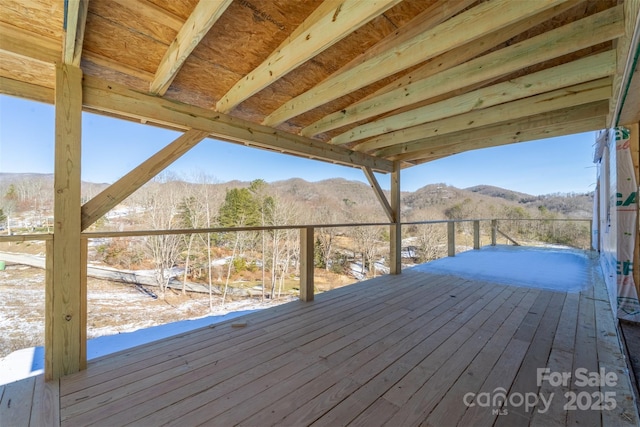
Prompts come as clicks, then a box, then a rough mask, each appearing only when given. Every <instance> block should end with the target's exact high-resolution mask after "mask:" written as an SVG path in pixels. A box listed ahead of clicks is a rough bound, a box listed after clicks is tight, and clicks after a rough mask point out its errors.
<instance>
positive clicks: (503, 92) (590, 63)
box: [334, 50, 615, 144]
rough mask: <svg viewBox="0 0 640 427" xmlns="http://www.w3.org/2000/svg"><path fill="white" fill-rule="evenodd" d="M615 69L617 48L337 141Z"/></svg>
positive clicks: (374, 125) (384, 122)
mask: <svg viewBox="0 0 640 427" xmlns="http://www.w3.org/2000/svg"><path fill="white" fill-rule="evenodd" d="M614 72H615V51H614V50H611V51H607V52H603V53H599V54H597V55H592V56H589V57H586V58H583V59H579V60H577V61H574V62H569V63H567V64H563V65H559V66H557V67H553V68H549V69H547V70H543V71H539V72H537V73H533V74H529V75H526V76H523V77H520V78H517V79H513V80H510V81H506V82H503V83H499V84H496V85H493V86H489V87H486V88H482V89H478V90H475V91H473V92H469V93H466V94H464V95H460V96H457V97H454V98H450V99H446V100H444V101H440V102H436V103H434V104H430V105H427V106H424V107H421V108H416V109H414V110H411V111H408V112H406V113H401V114H396V115H394V116H389V117H386V118H384V119H380V120H377V121H375V122H372V123H367V124H364V125H361V126H357V127H355V128H353V129H351V130H350V131H348V132H346V133H344V134H342V135H338V136H337V137H335V138H334V141H335V143H336V144H344V143H347V142H354V141H359V140H362V139H365V138H370V137H374V136H377V135H382V134H384V133H387V132H392V131H396V130H399V129H405V128H408V127H411V126H417V125H419V124H423V123H428V122H431V121H435V120H439V119H443V118H446V117H452V116H455V115H458V114H463V113H467V112H469V111H472V110H476V109H481V108H488V107H491V106H494V105H498V104H502V103H504V102H509V101H514V100H516V99H522V98H526V97H529V96H533V95H536V94H539V93H543V92H549V91H552V90H556V89H560V88H563V87H567V86H572V85H576V84H580V83H583V82H588V81H590V80H596V79H600V78H603V77H607V76H610V75H612V74H613V73H614Z"/></svg>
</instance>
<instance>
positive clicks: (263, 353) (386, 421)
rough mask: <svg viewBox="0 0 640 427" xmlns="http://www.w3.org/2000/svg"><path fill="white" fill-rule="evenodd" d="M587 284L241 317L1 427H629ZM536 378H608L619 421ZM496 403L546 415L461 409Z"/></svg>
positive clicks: (60, 391) (429, 284)
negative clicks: (538, 397) (516, 400)
mask: <svg viewBox="0 0 640 427" xmlns="http://www.w3.org/2000/svg"><path fill="white" fill-rule="evenodd" d="M594 283H595V287H594V286H591V287H588V288H587V289H586V290H585V291H583V292H581V293H579V294H578V293H564V292H557V291H549V290H543V289H535V288H525V287H517V286H509V285H505V284H495V283H486V282H477V281H472V280H468V279H463V278H458V277H454V276H445V275H434V274H430V273H427V272H424V271H419V270H417V269H416V270H406V271H405V272H403V274H402V275H401V276H384V277H380V278H377V279H374V280H370V281H366V282H361V283H359V284H356V285H352V286H347V287H344V288H340V289H337V290H335V291H330V292H326V293H322V294H319V295H317V298H316V300H315V301H313V302H310V303H300V302H293V303H289V304H285V305H281V306H278V307H274V308H273V309H267V310H263V311H260V312H255V313H252V314H249V315H247V316H245V317H243V322H246V325H247V326H246V327H243V328H233V327H232V326H231V323H233V322H236V321H237V319H234V320H233V322H231V321H229V322H224V323H220V324H217V325H215V326H214V327H208V328H201V329H199V330H195V331H191V332H187V333H183V334H180V335H177V336H175V337H170V338H167V339H164V340H160V341H156V342H152V343H148V344H145V345H143V346H140V347H137V348H134V349H129V350H125V351H122V352H119V353H116V354H113V355H110V356H106V357H102V358H100V359H97V360H95V361H91V362H90V363H89V366H88V369H87V370H86V371H83V372H80V373H77V374H74V375H71V376H68V377H64V378H62V379H61V380H60V383H59V387H58V384H57V383H44V382H43V380H42V377H41V376H40V377H37V378H34V379H30V380H28V381H21V382H19V383H16V384H13V385H11V384H9V385H5V386H0V403H1V404H2V405H5V403H6V402H8V401H7V399H8V398H9V397H10V396H14V397H12V398H11V399H12V401H14V400H13V399H15V396H17V395H20V396H23V397H24V399H23V402H26V403H25V404H24V405H23V406H12V408H11V412H10V413H9V412H7V408H5V406H1V407H0V425H14V424H15V425H34V426H35V425H57V424H58V423H61V425H63V426H75V425H98V426H100V425H104V426H119V425H160V424H162V425H173V426H180V427H184V426H187V425H200V424H203V425H241V426H258V425H259V426H268V425H295V426H297V425H315V426H322V425H323V426H336V425H353V426H376V425H388V426H396V425H403V426H405V425H406V426H412V425H415V426H418V425H421V426H452V425H458V426H469V425H473V426H493V425H495V426H509V425H518V426H520V425H533V426H566V425H573V424H574V423H580V425H597V426H600V425H607V426H608V425H620V426H626V425H635V423H637V419H638V418H637V413H636V412H635V406H634V401H633V397H632V395H631V388H630V382H629V379H628V372H627V371H626V367H625V364H624V363H625V362H624V357H623V356H622V352H621V348H620V341H619V339H618V335H617V329H616V326H615V319H614V317H613V315H612V313H611V309H610V306H609V304H608V300H607V296H606V289H604V285H603V283H601V282H598V281H597V280H594ZM541 367H548V368H549V369H550V370H551V371H552V372H571V371H573V370H575V369H576V368H577V367H586V368H588V369H589V370H593V371H597V370H598V368H605V369H606V370H607V371H613V372H616V373H617V374H618V375H619V377H620V381H618V383H616V384H615V385H613V386H610V387H593V388H592V389H593V391H598V390H599V391H605V390H608V391H610V392H614V393H616V396H617V403H618V406H617V408H616V409H615V410H613V411H607V412H606V413H601V412H602V411H583V413H581V414H579V413H577V412H580V411H577V412H576V413H572V412H571V411H566V410H564V408H563V404H564V403H565V398H564V393H565V392H566V391H571V390H574V391H583V389H580V390H578V388H577V387H576V386H575V384H573V383H572V384H569V385H567V386H566V387H562V386H559V387H552V386H551V385H549V384H548V383H543V384H542V385H541V386H539V385H538V384H537V377H536V373H537V368H541ZM625 375H627V377H625ZM500 389H504V391H505V393H506V394H508V393H516V392H517V393H530V392H533V393H542V394H547V395H548V394H549V393H555V394H556V397H555V398H554V399H553V400H552V405H551V406H550V408H549V410H548V411H546V412H544V413H540V412H538V411H536V409H538V408H533V409H532V410H529V411H524V410H519V409H518V408H512V407H507V406H505V407H502V408H501V407H500V406H499V405H498V407H497V409H503V410H504V409H507V411H506V412H508V414H506V415H499V414H498V411H493V409H495V408H492V407H480V406H478V405H476V406H471V407H467V406H465V404H464V398H465V395H466V394H467V393H475V394H476V395H477V394H478V393H482V392H488V393H494V392H495V391H496V390H500ZM592 389H589V391H590V392H591V391H592ZM29 396H30V397H29ZM9 416H11V417H12V418H8V417H9ZM7 419H10V420H12V421H15V423H14V424H7V423H6V422H5V420H7Z"/></svg>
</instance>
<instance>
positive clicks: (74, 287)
mask: <svg viewBox="0 0 640 427" xmlns="http://www.w3.org/2000/svg"><path fill="white" fill-rule="evenodd" d="M55 106H56V113H55V114H56V120H55V127H56V129H55V135H56V137H55V161H54V189H55V193H54V214H53V215H54V231H53V235H54V238H53V257H52V260H51V272H49V275H50V276H49V278H48V279H47V285H48V289H47V298H46V307H45V317H46V320H45V322H46V326H45V329H46V331H47V332H46V334H45V338H46V339H45V361H46V363H45V376H46V377H47V378H48V379H58V378H60V377H61V376H63V375H67V374H71V373H74V372H78V371H79V370H80V369H81V368H82V367H83V366H84V364H85V363H86V360H82V358H83V355H84V356H85V357H86V353H85V351H84V350H83V346H84V345H86V343H84V342H82V341H83V337H84V336H85V335H84V333H83V332H82V331H83V330H85V329H86V319H84V318H83V315H82V306H83V303H82V298H83V296H84V294H83V291H82V285H81V282H82V279H81V257H82V255H81V254H82V250H81V243H80V206H81V199H80V158H81V157H80V147H81V121H82V71H81V70H80V68H78V67H75V66H72V65H67V64H59V65H57V66H56V89H55Z"/></svg>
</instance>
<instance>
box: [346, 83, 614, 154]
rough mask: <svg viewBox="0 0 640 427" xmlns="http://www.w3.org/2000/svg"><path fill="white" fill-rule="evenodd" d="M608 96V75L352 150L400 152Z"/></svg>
mask: <svg viewBox="0 0 640 427" xmlns="http://www.w3.org/2000/svg"><path fill="white" fill-rule="evenodd" d="M610 96H611V78H610V77H606V78H604V79H599V80H594V81H591V82H587V83H582V84H579V85H575V86H569V87H566V88H562V89H558V90H554V91H551V92H547V93H543V94H540V95H536V96H532V97H529V98H525V99H520V100H517V101H513V102H507V103H504V104H500V105H496V106H495V107H489V108H485V109H482V110H476V111H471V112H469V113H465V114H460V115H458V116H453V117H447V118H445V119H442V120H437V121H435V122H430V123H426V124H424V125H419V126H413V127H410V128H407V129H402V130H399V131H395V132H391V133H387V134H384V135H381V136H379V137H377V138H373V139H370V140H367V141H365V142H363V143H361V144H359V145H357V146H356V147H354V149H355V150H356V151H361V152H368V151H372V150H377V149H381V148H384V147H391V148H389V149H388V150H385V151H384V152H381V153H382V154H387V155H392V154H397V153H401V152H402V151H403V147H404V145H405V144H407V143H409V144H410V143H411V142H412V141H416V140H421V141H424V140H426V138H434V141H438V140H439V139H440V138H442V136H443V135H447V134H450V133H453V132H457V131H459V130H460V129H466V130H471V129H475V128H478V127H482V126H489V125H492V124H495V123H500V122H504V121H505V120H515V119H520V118H524V117H527V116H531V115H534V114H542V113H548V112H552V111H555V110H561V109H564V108H569V107H572V106H576V105H584V104H588V103H591V102H595V101H601V100H605V99H608V98H609V97H610Z"/></svg>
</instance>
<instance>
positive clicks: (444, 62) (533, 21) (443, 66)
mask: <svg viewBox="0 0 640 427" xmlns="http://www.w3.org/2000/svg"><path fill="white" fill-rule="evenodd" d="M585 1H586V0H569V1H566V2H564V3H561V4H559V5H556V6H554V7H552V8H550V9H546V10H543V11H542V12H539V13H537V14H535V15H533V16H531V17H530V18H529V19H526V20H524V21H519V22H516V23H514V24H511V25H508V26H506V27H504V28H501V29H500V30H499V31H494V32H492V33H489V34H487V35H484V36H482V37H480V38H478V39H476V40H472V41H471V42H470V43H466V44H464V45H462V46H459V47H457V48H455V49H451V50H449V51H447V52H445V53H443V54H442V55H439V56H436V57H434V58H431V59H429V60H428V61H426V62H425V63H424V64H423V65H421V66H420V67H418V68H416V69H415V70H413V71H411V72H410V73H408V74H406V75H404V76H402V77H400V78H398V79H396V80H394V81H393V82H391V83H389V84H388V85H386V86H384V87H382V88H380V89H378V90H376V91H375V92H373V93H371V94H369V95H367V96H365V97H364V98H362V99H361V100H360V101H366V100H368V99H371V98H375V97H378V96H380V95H382V94H385V93H387V92H390V91H392V90H395V89H397V88H400V87H404V86H407V85H409V84H411V83H412V82H414V81H418V80H423V79H426V78H428V77H431V76H433V75H435V74H438V73H440V72H442V71H444V70H448V69H449V68H452V67H455V66H456V65H459V64H462V63H463V62H466V61H469V60H470V59H473V58H475V57H477V56H479V55H480V54H482V53H483V52H487V51H489V50H491V49H492V48H494V47H496V46H499V45H500V44H502V43H505V42H507V41H508V40H511V39H512V38H513V37H516V36H517V35H519V34H522V33H523V32H525V31H528V30H530V29H531V28H534V27H536V26H538V25H540V24H543V23H545V22H547V21H548V20H550V19H551V18H553V17H554V16H556V15H559V14H561V13H563V12H566V11H567V10H569V9H571V8H572V7H575V6H577V5H578V4H580V3H583V2H585ZM439 4H440V3H435V5H439ZM376 46H377V45H376Z"/></svg>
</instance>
